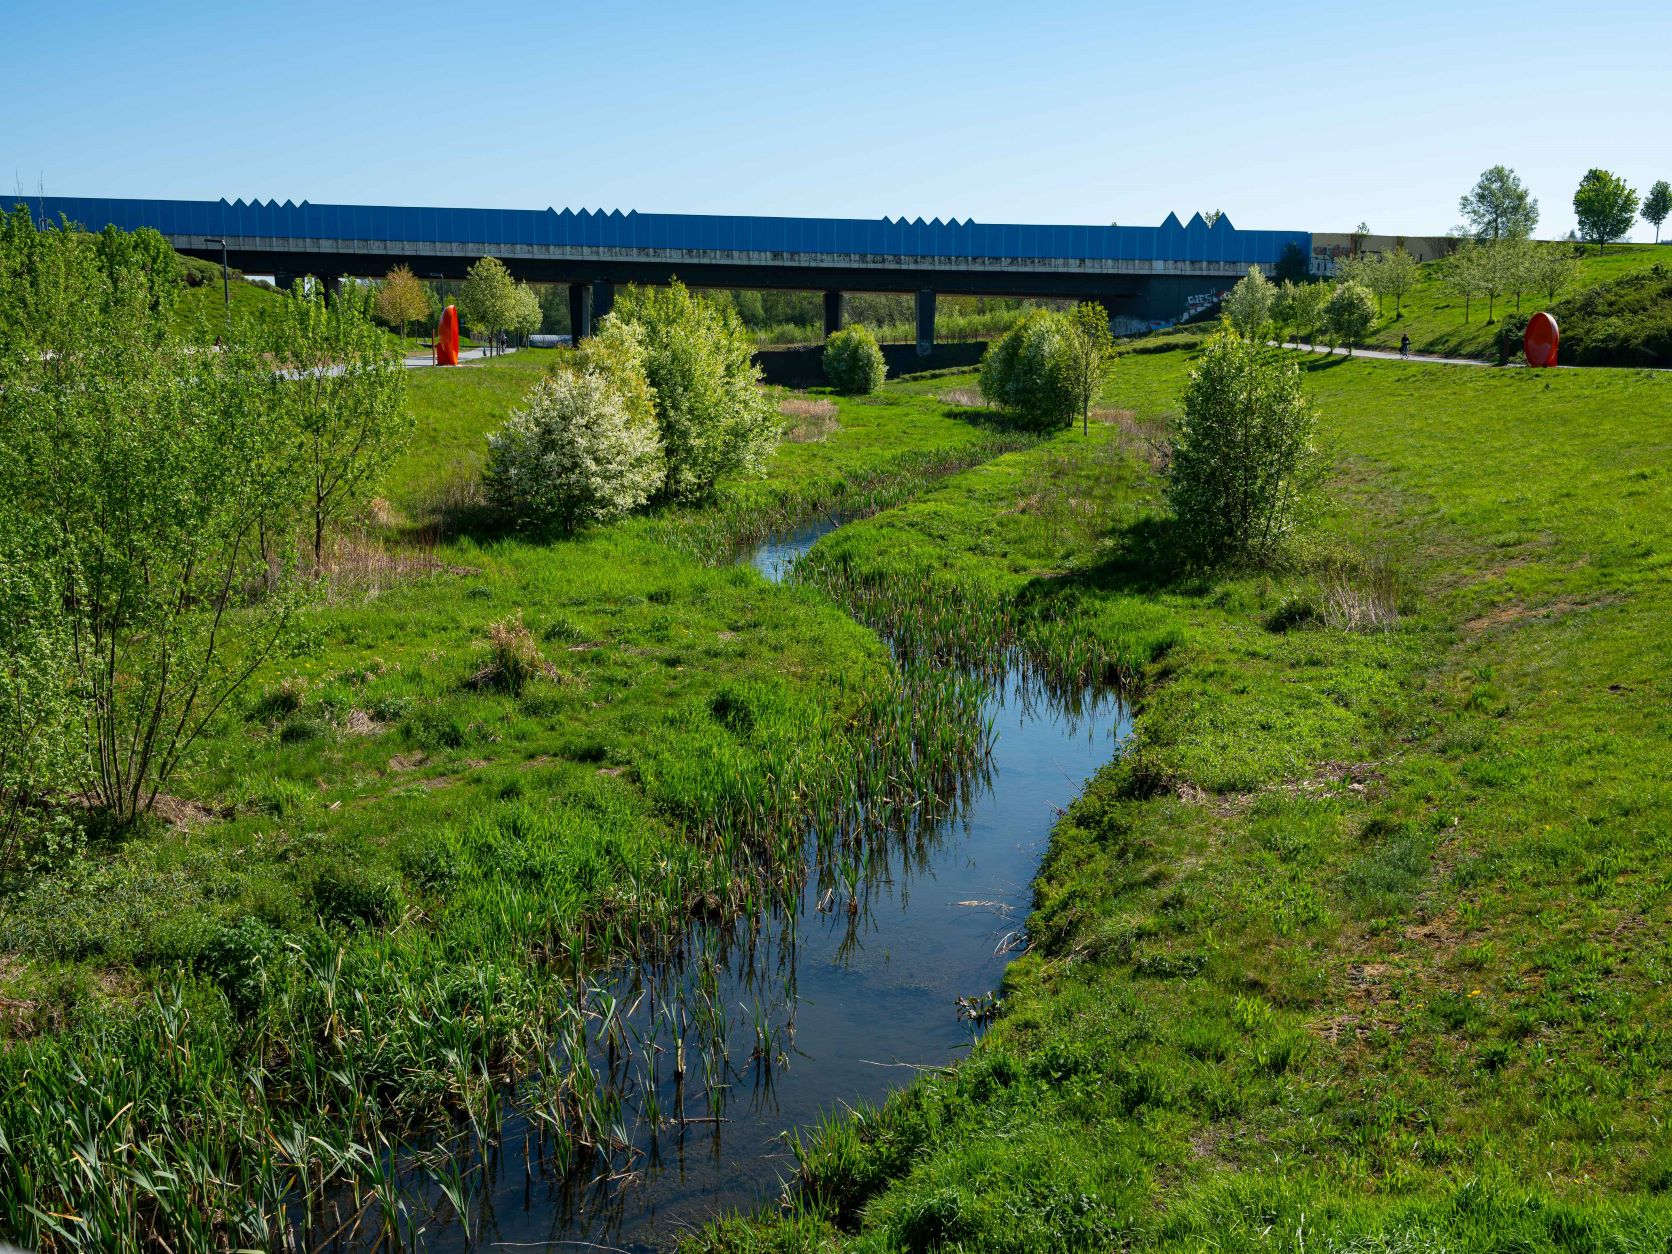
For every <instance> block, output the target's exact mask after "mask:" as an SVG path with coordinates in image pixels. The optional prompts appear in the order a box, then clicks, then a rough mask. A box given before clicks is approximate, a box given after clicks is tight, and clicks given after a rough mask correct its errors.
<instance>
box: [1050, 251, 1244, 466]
mask: <svg viewBox="0 0 1672 1254" xmlns="http://www.w3.org/2000/svg"><path fill="white" fill-rule="evenodd" d="M1264 277H1265V276H1264V275H1261V278H1262V279H1263V278H1264ZM1267 286H1268V287H1269V286H1270V284H1267ZM1068 329H1069V335H1068V338H1067V341H1066V343H1065V345H1064V353H1065V354H1066V361H1065V363H1064V364H1065V369H1066V372H1067V375H1068V380H1069V385H1070V386H1071V387H1072V388H1073V389H1074V395H1075V403H1076V404H1077V405H1078V406H1079V408H1080V434H1081V435H1089V434H1091V407H1092V405H1093V403H1094V402H1096V400H1097V394H1098V393H1099V392H1101V391H1102V390H1103V385H1104V384H1105V383H1106V382H1108V380H1109V376H1110V375H1111V374H1112V373H1113V372H1114V368H1115V337H1114V336H1113V335H1111V334H1110V333H1109V311H1108V310H1107V309H1105V308H1103V306H1102V305H1100V304H1099V303H1098V302H1096V301H1082V302H1080V304H1078V305H1076V306H1074V310H1073V312H1072V313H1070V314H1069V315H1068Z"/></svg>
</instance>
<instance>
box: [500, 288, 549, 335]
mask: <svg viewBox="0 0 1672 1254" xmlns="http://www.w3.org/2000/svg"><path fill="white" fill-rule="evenodd" d="M545 318H546V314H545V310H543V309H541V308H540V298H539V296H537V295H535V292H534V289H533V288H532V287H530V286H529V285H528V284H526V283H519V284H517V286H516V289H515V290H514V291H513V292H512V294H511V319H510V321H509V322H507V323H506V324H505V325H506V328H507V329H508V330H510V331H512V332H514V333H515V334H516V335H517V336H519V337H520V338H521V340H522V342H523V344H524V345H525V346H526V345H527V343H528V337H529V336H531V335H533V334H534V333H535V332H537V331H538V330H539V329H540V324H541V323H542V322H544V321H545Z"/></svg>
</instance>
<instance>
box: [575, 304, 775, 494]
mask: <svg viewBox="0 0 1672 1254" xmlns="http://www.w3.org/2000/svg"><path fill="white" fill-rule="evenodd" d="M610 319H615V320H619V321H621V322H627V323H633V324H634V325H636V326H638V327H639V328H641V330H642V332H643V336H644V351H645V374H646V376H647V378H648V379H649V381H650V386H651V388H652V389H653V391H654V396H655V411H656V425H657V427H658V429H659V430H660V432H661V436H662V452H663V454H664V456H665V457H666V460H667V476H666V478H665V480H664V481H663V485H662V495H663V496H664V497H665V498H666V499H668V500H671V501H677V502H682V503H689V502H694V501H703V500H707V499H709V498H710V497H712V496H713V494H714V491H715V489H716V487H717V486H718V484H719V482H720V480H721V479H722V478H723V477H725V476H727V475H737V474H749V473H753V472H755V471H757V470H759V469H760V467H761V465H762V464H763V463H764V462H765V460H766V457H767V455H768V454H769V453H771V452H772V450H773V448H774V447H775V446H776V445H777V443H778V428H779V422H778V412H777V410H776V409H775V408H774V407H773V404H772V401H771V399H770V398H769V397H768V396H767V395H766V394H765V393H764V392H763V391H761V389H760V387H759V386H757V385H758V383H759V381H760V371H759V370H758V369H757V368H756V366H755V362H754V347H755V346H754V339H753V337H752V336H750V334H749V333H748V331H747V330H745V329H744V326H743V323H742V321H741V320H740V319H739V318H738V316H737V313H736V311H735V310H734V309H732V308H731V307H730V306H729V305H727V306H724V307H722V306H720V305H717V304H715V303H713V302H710V301H707V300H703V299H701V298H699V297H696V296H693V295H691V293H690V292H689V291H687V290H686V288H685V286H684V285H683V284H681V283H677V282H676V283H673V284H672V285H670V286H668V287H657V288H649V287H637V286H631V287H628V288H626V289H625V290H624V291H623V292H622V293H621V294H620V296H619V297H618V298H617V300H616V304H615V311H614V312H613V313H612V314H611V315H610ZM608 322H609V319H606V323H605V325H606V326H607V325H608Z"/></svg>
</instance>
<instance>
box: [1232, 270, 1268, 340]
mask: <svg viewBox="0 0 1672 1254" xmlns="http://www.w3.org/2000/svg"><path fill="white" fill-rule="evenodd" d="M1276 297H1277V292H1276V289H1275V288H1273V287H1272V285H1271V283H1270V281H1268V280H1267V278H1266V276H1265V273H1264V272H1263V271H1262V270H1261V269H1260V267H1259V266H1249V267H1248V273H1247V274H1245V275H1244V276H1243V277H1242V278H1240V279H1238V280H1237V285H1236V286H1235V287H1233V288H1232V289H1231V293H1230V295H1229V296H1227V297H1226V298H1225V306H1224V308H1225V316H1226V317H1227V318H1229V319H1230V320H1231V325H1232V326H1233V327H1235V328H1236V331H1237V334H1238V335H1240V336H1242V338H1243V339H1245V340H1260V341H1263V340H1264V339H1265V335H1266V327H1267V326H1268V325H1269V324H1270V322H1271V311H1272V301H1273V300H1275V299H1276Z"/></svg>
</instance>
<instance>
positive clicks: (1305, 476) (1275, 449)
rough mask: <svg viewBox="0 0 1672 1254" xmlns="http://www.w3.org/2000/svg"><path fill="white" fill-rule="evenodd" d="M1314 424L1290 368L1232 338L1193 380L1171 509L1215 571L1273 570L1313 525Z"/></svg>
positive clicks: (1178, 438)
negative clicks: (1241, 566) (1230, 567)
mask: <svg viewBox="0 0 1672 1254" xmlns="http://www.w3.org/2000/svg"><path fill="white" fill-rule="evenodd" d="M1316 425H1317V422H1316V418H1315V417H1314V415H1313V412H1312V409H1311V407H1310V406H1309V405H1308V404H1307V403H1306V401H1305V399H1304V398H1303V397H1302V396H1301V389H1300V371H1299V369H1298V368H1297V367H1296V366H1295V364H1294V363H1293V362H1292V361H1288V360H1286V359H1284V358H1281V357H1277V356H1274V355H1273V354H1272V353H1270V352H1268V351H1267V350H1266V349H1265V348H1264V347H1263V346H1262V345H1260V344H1258V343H1255V342H1253V341H1249V340H1245V339H1243V338H1242V337H1241V336H1239V335H1237V334H1236V332H1235V331H1234V330H1228V331H1227V332H1226V333H1225V334H1223V335H1221V336H1219V337H1218V338H1217V339H1215V340H1214V341H1213V342H1211V343H1210V344H1209V345H1208V347H1207V350H1206V351H1205V352H1204V353H1203V354H1202V357H1201V360H1200V361H1199V362H1198V363H1197V365H1196V367H1195V369H1193V370H1192V371H1191V373H1190V385H1189V387H1188V388H1187V389H1186V390H1185V394H1184V412H1183V415H1182V416H1181V417H1180V419H1179V420H1178V422H1177V424H1176V425H1175V428H1174V430H1173V449H1172V460H1171V464H1170V466H1169V469H1168V480H1167V501H1168V504H1170V505H1171V506H1172V509H1173V514H1174V516H1175V517H1176V518H1177V520H1178V526H1179V531H1180V534H1181V537H1182V539H1183V540H1184V543H1185V546H1186V548H1187V549H1188V550H1189V551H1190V552H1191V553H1192V554H1193V555H1194V556H1196V557H1197V558H1199V559H1201V560H1203V561H1206V562H1209V563H1215V564H1218V563H1241V562H1253V563H1261V562H1269V561H1270V560H1271V559H1272V558H1273V557H1275V556H1276V555H1277V554H1278V553H1279V552H1281V551H1282V549H1283V548H1284V546H1285V545H1286V544H1287V543H1288V542H1289V540H1290V539H1291V538H1292V537H1293V535H1294V534H1295V532H1296V531H1297V530H1298V529H1299V527H1300V526H1301V525H1302V524H1303V523H1304V522H1305V521H1306V520H1307V518H1308V516H1309V513H1310V509H1311V506H1312V503H1313V498H1314V494H1315V492H1316V488H1317V480H1318V476H1319V474H1320V466H1319V464H1318V456H1317V451H1316V447H1315V440H1314V433H1315V430H1316Z"/></svg>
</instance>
